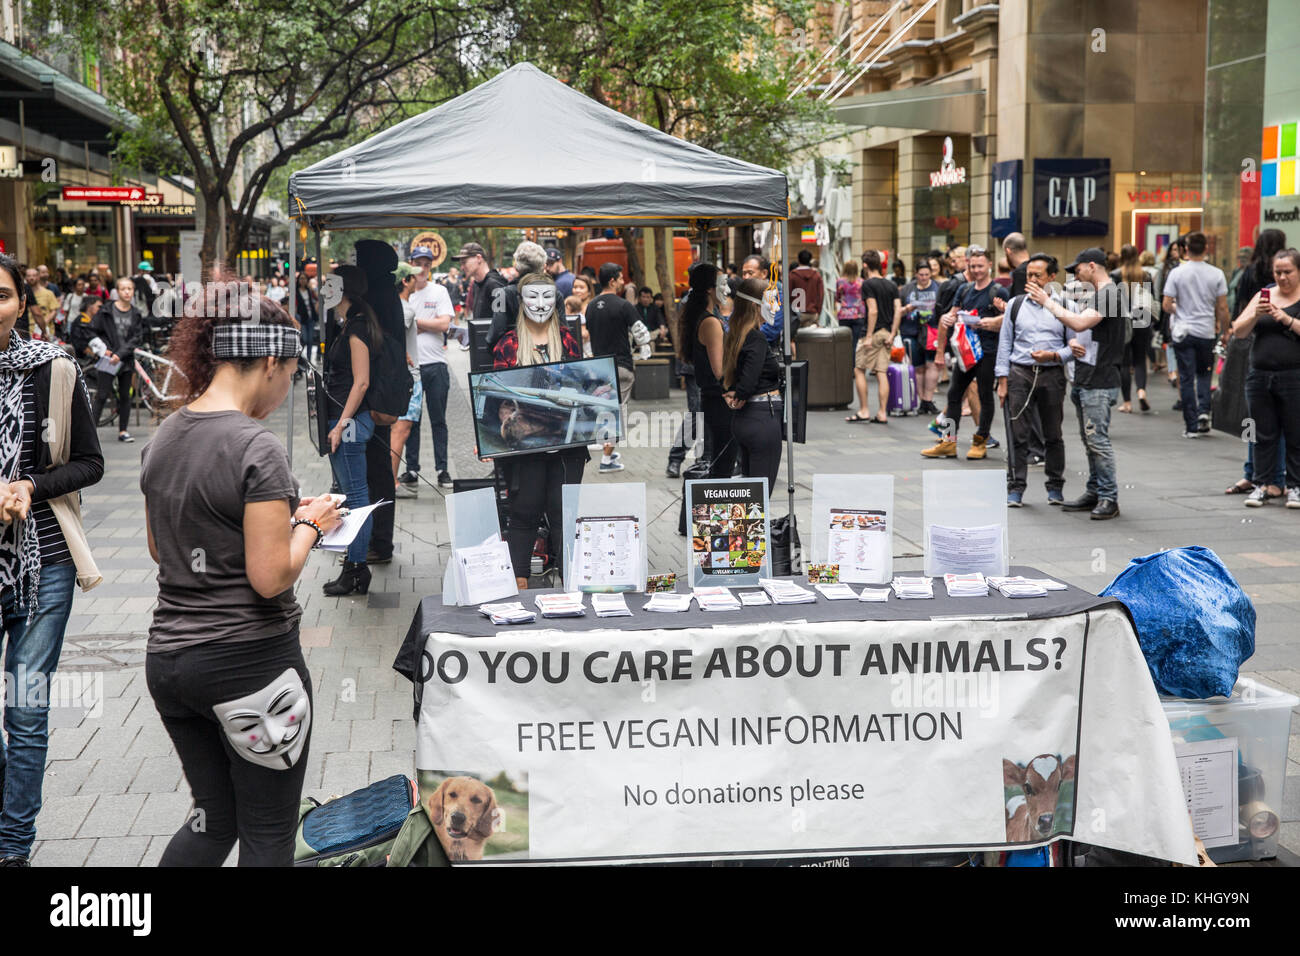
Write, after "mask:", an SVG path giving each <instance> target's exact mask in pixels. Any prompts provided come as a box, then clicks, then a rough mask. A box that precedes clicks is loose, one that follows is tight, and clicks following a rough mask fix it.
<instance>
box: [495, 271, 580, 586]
mask: <svg viewBox="0 0 1300 956" xmlns="http://www.w3.org/2000/svg"><path fill="white" fill-rule="evenodd" d="M579 278H580V277H579ZM576 281H577V280H575V284H576ZM561 307H562V306H561V304H560V301H559V293H558V292H557V291H556V288H555V280H553V279H552V278H551V277H550V276H548V275H547V274H546V273H544V272H532V273H529V274H527V275H524V276H521V277H520V279H519V315H518V316H517V317H516V321H515V326H514V328H512V329H509V330H507V331H506V333H505V334H504V335H502V336H501V338H500V339H498V340H497V344H496V345H495V346H494V347H493V349H492V355H493V358H494V360H495V361H494V362H493V366H492V367H493V368H495V369H507V368H519V367H520V366H525V365H545V364H547V363H550V362H573V361H577V360H578V359H581V358H582V346H581V345H579V344H578V340H577V339H576V338H575V337H574V336H573V334H572V333H571V332H570V331H569V330H568V328H567V327H566V326H565V324H564V321H563V318H562V315H563V313H562V312H560V311H559V310H560V308H561ZM502 427H503V428H504V427H505V422H504V419H503V423H502ZM590 460H591V455H590V453H588V451H587V449H586V448H564V449H560V450H558V451H543V452H535V453H533V454H529V455H514V456H511V457H510V458H509V459H505V460H502V461H500V462H498V466H499V467H501V468H504V469H505V470H506V472H507V474H506V480H507V482H508V484H509V487H510V496H509V501H510V527H509V528H508V529H507V531H506V544H507V545H508V546H509V548H510V563H511V564H512V565H513V566H514V570H515V582H516V583H517V584H518V585H519V587H520V589H521V590H523V589H526V588H527V587H528V576H529V574H530V572H531V570H532V563H533V545H534V544H535V542H536V540H537V531H538V528H539V527H540V526H541V523H542V515H543V514H545V515H546V516H547V517H548V519H549V521H550V526H551V536H550V554H551V557H552V558H553V559H557V558H558V556H559V555H560V554H561V551H560V548H561V545H562V543H563V538H562V536H561V531H560V528H561V524H562V521H563V498H562V495H563V489H564V486H565V485H576V484H581V482H582V472H583V469H584V468H585V467H586V464H587V462H588V461H590Z"/></svg>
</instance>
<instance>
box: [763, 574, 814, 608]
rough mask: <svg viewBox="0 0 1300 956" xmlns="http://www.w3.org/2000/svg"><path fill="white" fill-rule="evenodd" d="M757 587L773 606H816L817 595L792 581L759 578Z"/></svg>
mask: <svg viewBox="0 0 1300 956" xmlns="http://www.w3.org/2000/svg"><path fill="white" fill-rule="evenodd" d="M758 583H759V585H760V586H761V587H762V588H763V590H764V591H766V592H767V596H768V597H770V598H771V599H772V601H773V603H775V604H816V603H817V595H816V594H814V593H813V592H812V591H809V590H808V589H807V588H805V587H800V586H799V585H797V584H795V583H794V582H793V581H781V580H778V579H777V578H759V579H758Z"/></svg>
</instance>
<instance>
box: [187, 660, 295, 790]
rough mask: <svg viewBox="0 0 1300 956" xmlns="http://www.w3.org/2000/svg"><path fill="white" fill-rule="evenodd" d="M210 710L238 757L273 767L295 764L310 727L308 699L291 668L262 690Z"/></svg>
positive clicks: (287, 766) (288, 766) (286, 767)
mask: <svg viewBox="0 0 1300 956" xmlns="http://www.w3.org/2000/svg"><path fill="white" fill-rule="evenodd" d="M212 712H213V713H214V714H216V715H217V720H218V721H219V722H220V723H221V729H222V730H224V731H225V732H226V737H227V738H228V739H229V740H230V743H231V746H233V747H234V748H235V752H236V753H237V754H239V756H241V757H243V758H244V759H245V760H247V761H248V762H249V763H255V764H257V765H259V766H262V767H270V768H271V769H272V770H288V769H289V768H290V767H292V766H293V765H294V764H295V763H297V761H298V758H299V757H300V756H301V755H302V749H303V746H304V745H305V744H306V743H307V731H308V730H309V729H310V728H311V700H310V698H308V696H307V690H306V688H305V687H303V684H302V678H301V677H299V676H298V672H297V671H296V670H294V669H293V668H292V667H290V668H287V669H286V670H285V672H284V673H283V674H281V675H280V676H279V677H277V678H276V679H275V680H273V681H271V683H269V684H267V685H266V686H265V687H263V688H262V689H261V690H256V691H253V693H251V694H248V695H246V696H244V697H240V698H239V699H238V700H231V701H227V702H226V703H224V704H216V705H215V706H213V708H212Z"/></svg>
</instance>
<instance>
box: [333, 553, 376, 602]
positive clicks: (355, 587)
mask: <svg viewBox="0 0 1300 956" xmlns="http://www.w3.org/2000/svg"><path fill="white" fill-rule="evenodd" d="M369 590H370V568H369V567H367V566H366V564H365V563H364V562H362V563H358V564H353V563H352V562H351V561H344V562H343V573H342V574H340V575H339V576H338V577H337V578H335V579H334V580H333V581H331V582H329V583H328V584H327V585H325V594H326V596H327V597H344V596H345V595H348V594H351V593H353V592H354V591H355V592H357V593H358V594H365V593H366V592H367V591H369Z"/></svg>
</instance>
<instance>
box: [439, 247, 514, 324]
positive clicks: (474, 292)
mask: <svg viewBox="0 0 1300 956" xmlns="http://www.w3.org/2000/svg"><path fill="white" fill-rule="evenodd" d="M452 258H453V259H455V260H456V261H457V262H459V263H460V268H461V272H462V273H463V274H464V275H465V276H466V277H467V278H468V279H469V280H470V287H469V307H470V308H471V309H472V312H473V316H474V318H476V319H492V318H493V317H494V313H495V312H496V311H497V310H496V309H494V308H493V299H495V298H500V296H497V295H496V294H495V293H496V292H497V290H498V289H503V288H505V285H506V280H505V278H504V277H503V276H502V275H501V273H499V272H497V270H496V269H493V268H492V263H491V262H490V261H488V257H487V250H485V249H484V248H483V247H482V246H480V245H479V244H478V243H477V242H467V243H465V245H463V246H461V247H460V252H458V253H456V254H455V255H454V256H452ZM498 305H499V306H500V308H501V309H504V308H505V301H504V299H503V300H502V301H501V302H500V303H498ZM504 334H505V328H504V323H503V327H502V329H501V332H500V333H498V332H497V323H496V322H495V321H494V322H493V323H492V334H491V335H489V336H488V346H489V347H492V346H494V345H496V342H497V339H499V338H501V336H502V335H504Z"/></svg>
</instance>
